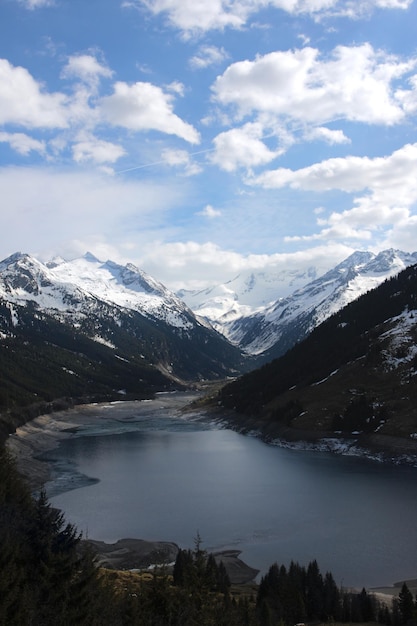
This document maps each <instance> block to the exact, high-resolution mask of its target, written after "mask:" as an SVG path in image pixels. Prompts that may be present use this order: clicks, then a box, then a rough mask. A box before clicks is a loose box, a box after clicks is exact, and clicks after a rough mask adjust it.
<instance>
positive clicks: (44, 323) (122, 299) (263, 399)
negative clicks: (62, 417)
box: [0, 250, 417, 437]
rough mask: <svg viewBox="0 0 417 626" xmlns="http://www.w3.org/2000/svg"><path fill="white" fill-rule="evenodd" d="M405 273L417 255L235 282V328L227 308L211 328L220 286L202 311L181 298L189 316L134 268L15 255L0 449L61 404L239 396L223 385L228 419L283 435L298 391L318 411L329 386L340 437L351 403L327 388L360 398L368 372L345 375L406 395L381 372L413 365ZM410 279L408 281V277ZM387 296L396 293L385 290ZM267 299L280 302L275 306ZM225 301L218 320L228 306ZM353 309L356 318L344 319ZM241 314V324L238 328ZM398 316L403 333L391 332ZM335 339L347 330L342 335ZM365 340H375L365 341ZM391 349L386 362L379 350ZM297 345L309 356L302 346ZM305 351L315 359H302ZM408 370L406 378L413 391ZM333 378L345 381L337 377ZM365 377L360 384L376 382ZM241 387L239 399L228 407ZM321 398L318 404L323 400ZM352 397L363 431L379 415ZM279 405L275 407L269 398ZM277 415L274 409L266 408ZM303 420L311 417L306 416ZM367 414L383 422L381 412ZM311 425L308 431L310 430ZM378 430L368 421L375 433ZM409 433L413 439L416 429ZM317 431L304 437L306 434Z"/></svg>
mask: <svg viewBox="0 0 417 626" xmlns="http://www.w3.org/2000/svg"><path fill="white" fill-rule="evenodd" d="M415 263H417V253H413V254H409V253H405V252H401V251H398V250H386V251H384V252H381V253H379V254H378V255H375V254H372V253H369V252H356V253H354V254H353V255H351V256H350V257H349V258H348V259H346V260H345V261H344V262H343V263H340V264H339V265H337V266H336V267H335V268H334V269H332V270H330V271H328V272H325V273H322V274H321V275H319V269H318V268H313V267H311V268H309V269H308V271H306V272H299V271H297V270H296V269H289V270H288V272H287V273H286V274H285V273H281V274H280V275H277V274H274V275H271V276H270V277H268V275H267V274H266V273H262V274H260V275H255V274H253V275H251V276H250V277H248V276H241V277H240V278H239V279H236V280H235V281H232V282H231V283H229V286H228V289H229V291H230V293H229V295H228V296H227V297H228V298H229V300H230V302H231V301H232V300H233V302H234V307H235V310H236V311H237V310H239V315H238V316H235V318H234V319H231V318H233V315H232V314H231V309H230V308H229V309H228V310H227V311H226V313H225V314H223V315H218V316H217V319H216V320H214V319H211V321H210V320H209V319H208V316H206V317H204V316H203V315H202V313H204V312H205V313H206V314H207V311H208V305H207V303H208V302H209V301H210V298H213V297H217V296H214V295H213V294H216V293H217V294H219V293H220V292H221V291H222V289H223V292H224V286H223V287H221V286H220V287H218V288H216V289H213V290H212V291H210V292H208V291H206V292H204V293H203V292H200V293H199V296H198V298H197V294H194V295H191V294H190V293H188V295H187V296H186V297H187V300H188V302H190V299H192V298H196V299H195V300H194V302H197V303H198V302H199V304H198V305H196V306H195V309H196V310H195V311H193V310H192V309H191V308H190V306H189V305H187V304H186V303H185V302H184V300H182V299H181V298H180V297H179V294H174V293H172V292H171V291H169V290H168V289H167V288H166V287H165V286H164V285H162V284H161V283H159V282H158V281H156V280H155V279H154V278H152V277H150V276H148V275H147V274H146V273H145V272H143V271H141V270H140V269H138V268H137V267H135V266H134V265H132V264H128V265H125V266H122V265H119V264H117V263H114V262H112V261H106V262H103V261H100V260H98V259H97V258H96V257H94V256H93V255H91V254H89V253H87V254H86V255H84V256H83V257H81V258H77V259H74V260H72V261H65V260H63V259H54V260H52V261H51V262H48V263H41V262H40V261H39V260H37V259H35V258H34V257H32V256H29V255H27V254H21V253H16V254H13V255H12V256H10V257H9V258H7V259H5V260H4V261H1V262H0V436H1V434H2V433H3V435H4V434H5V433H7V432H10V430H11V429H13V428H14V427H15V426H16V424H18V423H20V422H22V421H25V420H26V419H29V418H30V417H33V415H34V412H35V414H36V412H38V413H39V412H41V411H42V412H45V411H47V410H52V409H54V408H56V402H57V401H59V402H61V404H62V403H64V405H65V404H66V403H67V402H69V403H74V402H78V403H79V402H90V401H109V400H114V399H138V398H145V397H151V396H152V395H153V394H154V393H155V392H156V391H169V390H173V389H179V388H186V387H189V386H190V385H195V384H204V383H205V382H206V381H213V380H218V381H221V380H223V379H227V378H237V381H236V383H234V384H235V385H236V387H234V386H233V385H232V387H230V386H226V387H225V390H224V392H222V395H221V402H222V403H223V405H224V407H225V408H226V409H230V408H234V407H236V408H237V409H238V410H239V411H240V412H242V413H247V414H253V415H255V414H256V415H258V413H259V411H260V410H261V409H262V411H263V408H264V407H267V408H266V409H265V411H266V413H265V415H266V414H268V415H269V414H270V412H271V411H272V413H273V414H274V411H275V412H276V414H277V415H281V416H284V417H283V419H281V418H279V419H278V422H279V425H280V428H281V427H282V425H283V423H286V422H288V423H286V426H288V424H289V423H290V422H291V428H293V427H294V424H293V423H292V421H291V420H292V419H293V418H294V417H297V420H298V421H296V424H297V427H301V426H300V425H302V424H304V419H301V417H300V410H299V407H300V406H301V405H303V403H304V402H306V400H305V398H304V395H303V394H304V392H301V391H300V389H301V388H302V387H303V385H306V388H307V389H308V394H307V395H309V394H310V395H311V393H312V392H311V389H314V393H313V396H317V398H319V399H322V398H323V397H324V396H323V391H324V390H326V389H327V385H328V384H329V383H327V382H326V384H324V383H323V382H322V381H327V380H329V381H331V386H335V388H336V390H337V393H336V395H335V398H337V401H336V400H334V401H333V400H332V401H329V402H328V407H327V408H326V411H327V412H326V416H327V417H326V418H325V419H324V421H323V428H325V429H326V428H328V427H329V423H330V421H331V420H330V417H329V413H328V411H331V412H332V420H333V419H334V423H333V422H332V424H333V426H334V425H335V424H336V422H337V419H339V421H340V423H341V424H342V426H341V428H342V427H343V428H344V426H345V425H346V424H347V423H348V422H349V420H347V421H346V422H344V423H342V422H343V419H345V418H344V416H345V415H346V414H348V413H349V411H350V408H349V407H350V403H351V402H353V401H354V400H355V398H353V396H352V393H353V392H352V393H351V392H350V391H346V389H345V388H344V387H343V388H342V387H340V385H339V386H338V385H336V382H337V381H339V379H340V380H342V382H343V385H345V382H346V381H349V380H351V381H352V384H351V388H352V389H356V390H357V389H361V385H360V384H358V382H357V380H356V378H364V373H363V371H362V370H360V369H355V367H356V366H353V365H352V364H355V363H359V362H361V360H362V361H363V362H364V363H366V364H367V365H369V364H372V363H375V364H376V365H375V371H377V372H378V376H379V377H380V379H381V380H382V379H384V383H383V387H384V388H385V387H386V388H387V389H388V388H390V386H391V388H392V389H396V393H398V394H401V393H402V392H403V388H402V387H401V384H402V382H401V380H400V379H399V380H398V381H397V382H395V380H394V379H396V377H397V374H398V372H399V371H400V370H401V368H397V369H396V368H391V369H389V368H388V369H387V367H388V365H387V364H388V363H394V362H395V359H397V361H398V359H399V358H400V356H399V355H401V354H402V353H404V354H406V355H407V359H408V361H407V362H410V363H412V364H413V365H412V367H414V366H415V354H414V352H413V350H414V344H412V341H414V343H415V339H416V337H415V330H414V321H413V320H414V317H413V313H412V310H411V309H407V306H408V305H410V304H411V303H413V302H414V299H415V286H414V285H415V273H414V274H413V267H414V268H415V267H417V266H415V265H414V264H415ZM404 268H408V269H404ZM407 271H409V272H410V273H409V274H407V273H406V274H405V272H407ZM414 271H415V270H414ZM404 275H406V276H408V279H407V280H408V282H407V281H406V282H404V279H403V278H401V281H402V282H400V283H398V285H397V286H395V280H396V279H395V278H393V277H397V276H398V279H399V277H403V276H404ZM285 276H286V277H287V278H286V279H285ZM387 284H388V285H390V286H391V287H392V289H393V290H394V291H393V292H392V293H391V292H389V291H388V292H387V291H386V290H387V286H386V285H387ZM410 285H411V286H412V290H411V291H410ZM277 286H279V290H278V293H279V294H281V296H280V297H279V298H278V299H276V300H273V299H272V301H271V298H273V294H274V293H275V294H276V293H277V291H276V287H277ZM391 287H390V288H391ZM293 288H295V290H294V291H291V290H292V289H293ZM413 289H414V291H413ZM384 290H385V291H384ZM368 292H369V293H368ZM375 293H377V294H378V293H379V294H381V293H382V294H385V296H383V297H382V300H381V296H380V295H379V296H378V295H372V294H375ZM397 293H399V294H406V296H405V295H404V297H405V298H406V299H407V298H408V301H407V303H408V304H407V306H406V305H405V304H404V303H403V306H402V308H401V307H400V308H398V307H397V308H396V309H395V310H394V309H392V307H391V308H390V307H389V306H388V304H389V303H392V302H399V301H400V299H399V298H397V299H396V294H397ZM231 294H232V295H231ZM282 294H287V295H282ZM361 294H362V295H361ZM368 296H369V299H366V298H367V297H368ZM184 297H185V296H184ZM207 298H208V299H207ZM384 298H386V299H387V302H385V300H384ZM226 300H227V298H226ZM226 300H223V304H222V306H223V308H227V306H229V304H230V302H229V304H227V303H226ZM401 302H402V300H401ZM262 303H263V304H262ZM360 303H362V304H360ZM363 303H365V304H363ZM359 304H360V306H361V307H362V308H358V309H357V308H354V307H356V306H359ZM245 307H246V309H245ZM352 307H353V308H352ZM375 307H377V310H376V311H374V310H373V309H374V308H375ZM244 310H246V313H247V314H246V315H242V312H243V311H244ZM345 315H347V316H348V317H349V321H346V320H345V318H344V317H343V316H345ZM381 315H382V317H381ZM337 316H339V317H340V316H341V317H340V319H339V317H337ZM372 316H373V317H372ZM395 316H397V318H398V320H400V322H398V324H400V326H398V324H397V322H395V323H394V321H392V320H391V321H387V320H389V319H391V318H392V319H393V318H394V317H395ZM212 318H213V315H212ZM365 318H366V319H368V318H369V320H371V321H369V324H368V326H367V327H366V328H363V327H360V328H359V326H360V321H361V320H362V319H365ZM225 320H227V321H225ZM334 320H339V321H338V322H337V323H336V322H335V321H334ZM335 324H336V327H335ZM401 324H402V326H401ZM214 326H216V328H214ZM400 327H401V328H402V329H405V328H406V329H408V330H407V332H408V333H409V337H411V339H410V340H409V343H408V344H407V345H406V346H405V344H404V343H401V341H400V339H399V337H400V335H401V332H400V331H401V328H400ZM335 328H336V330H335ZM339 328H341V329H345V328H349V329H350V331H351V332H352V336H350V335H349V332H348V331H347V330H344V331H343V332H341V331H340V330H338V329H339ZM220 331H222V332H220ZM357 333H359V335H357ZM385 336H386V340H384V341H385V343H384V342H381V341H380V339H379V338H380V337H385ZM341 337H344V338H346V337H348V338H349V341H348V342H347V343H346V342H345V339H343V341H342V340H341ZM374 337H377V338H378V340H375V342H374V341H373V338H374ZM230 339H232V340H233V341H231V340H230ZM371 339H372V341H371ZM391 339H392V341H391ZM311 342H313V343H311ZM349 342H350V343H349ZM390 342H391V343H390ZM410 342H411V343H410ZM388 343H389V344H390V346H391V344H392V346H394V348H395V349H394V348H392V350H391V348H388V347H386V345H385V344H387V345H388ZM365 344H366V345H365ZM305 345H307V346H310V348H308V347H307V348H304V347H302V346H305ZM312 345H314V346H318V347H317V349H316V348H314V349H311V346H312ZM392 346H391V347H392ZM404 346H405V347H404ZM298 350H300V352H298ZM303 350H306V352H303ZM390 350H391V352H390ZM385 354H389V355H390V356H389V358H388V357H385V356H384V355H385ZM280 355H281V357H282V359H284V360H283V361H282V360H281V358H278V360H277V361H274V362H273V363H272V365H271V366H269V365H268V366H267V365H264V366H263V367H261V368H260V369H256V368H257V367H258V366H259V364H262V363H268V362H270V361H271V360H272V359H273V358H274V357H275V358H276V357H279V356H280ZM282 355H283V356H282ZM345 357H346V359H348V360H347V361H346V362H345V361H343V359H344V358H345ZM341 359H342V361H341ZM372 359H373V360H372ZM413 359H414V360H413ZM276 362H278V363H284V365H278V366H277V367H278V370H277V371H278V374H276V375H275V374H274V375H270V372H271V371H273V370H270V369H268V368H269V367H272V368H273V367H275V365H274V364H275V363H276ZM401 367H403V366H401ZM410 367H411V366H410ZM412 367H411V369H410V368H409V370H407V372H408V373H407V374H406V375H407V376H408V377H409V379H410V380H411V379H412V380H413V382H414V375H413V370H412ZM280 368H281V369H280ZM343 368H345V369H343ZM346 368H347V369H346ZM403 369H404V368H403ZM251 370H255V371H254V373H253V375H252V374H246V375H245V376H244V377H243V378H238V377H239V376H240V375H242V374H244V373H245V372H250V371H251ZM339 371H340V372H342V371H343V376H342V377H341V378H340V376H339V374H337V372H339ZM364 371H365V372H366V376H370V375H371V374H370V372H371V371H373V370H372V368H367V369H365V370H364ZM401 371H402V370H401ZM352 372H354V375H353V374H352ZM386 372H389V373H388V374H386ZM251 376H253V378H251ZM300 376H301V377H302V376H305V377H306V379H305V381H304V382H302V381H301V383H300ZM384 376H385V378H384ZM404 376H405V374H404ZM391 379H393V380H394V382H393V383H391ZM253 380H256V381H258V382H257V383H256V385H258V383H259V381H263V382H262V384H264V383H265V384H266V385H267V386H268V387H267V390H265V389H263V390H262V391H260V390H259V389H257V388H256V385H255V387H253V385H252V381H253ZM378 380H379V379H378ZM240 381H244V382H243V383H241V382H240ZM306 381H307V382H306ZM319 383H320V384H319ZM241 384H243V385H244V387H245V388H244V390H243V392H242V393H241V392H240V391H239V393H238V395H237V396H236V395H235V390H236V389H240V387H239V386H240V385H241ZM262 384H261V386H262ZM346 384H347V383H346ZM372 384H373V383H372ZM378 384H379V383H378ZM300 385H301V387H300ZM371 387H372V385H371ZM377 387H378V385H377ZM364 388H368V387H366V386H365V387H364ZM410 388H411V387H410ZM230 389H232V390H233V393H230ZM291 389H296V390H297V391H296V392H293V391H291ZM271 393H272V394H275V396H271V395H270V394H271ZM378 393H379V392H378ZM378 393H377V392H375V397H379V396H378ZM239 394H241V397H240V396H239ZM280 394H281V395H280ZM282 394H284V395H282ZM285 394H287V395H288V398H287V395H285ZM372 394H374V392H373V391H372ZM331 395H332V394H331V392H330V391H325V396H326V398H327V397H329V398H330V397H331ZM333 395H334V394H333ZM353 395H355V397H356V396H357V398H359V399H360V402H364V403H365V404H366V406H367V407H368V408H367V409H366V411H368V413H366V411H365V413H366V414H367V415H368V417H369V418H370V419H371V417H370V411H371V410H370V409H369V406H370V405H372V406H374V404H375V402H374V400H373V399H372V398H374V395H371V396H370V398H371V399H369V398H368V396H367V395H366V394H365V395H364V393H362V392H361V391H359V392H357V391H355V392H354V394H353ZM229 396H230V397H229ZM278 396H279V397H280V399H279V401H278V400H275V399H274V398H275V397H278ZM365 396H366V397H365ZM284 397H285V401H284V400H283V398H284ZM231 398H232V399H231ZM242 398H243V399H242ZM296 398H297V399H296ZM303 398H304V399H303ZM357 398H356V399H357ZM271 402H272V404H271ZM274 402H275V403H276V402H278V405H277V406H278V408H276V409H275V408H273V407H274V406H275V404H274ZM317 402H319V400H317ZM358 402H359V400H358ZM377 402H380V404H381V407H382V406H383V407H386V410H387V411H388V413H389V412H395V408H394V407H395V402H394V399H392V398H391V399H390V400H386V399H379V400H377ZM300 403H301V404H300ZM365 404H364V406H365ZM397 404H398V403H397ZM406 404H407V403H406ZM326 406H327V405H326ZM354 406H356V405H354ZM407 406H408V405H407ZM25 407H26V408H25ZM27 407H32V408H30V409H28V408H27ZM282 407H284V408H282ZM359 408H361V407H359ZM362 408H363V407H362ZM384 410H385V409H384ZM262 411H261V413H262ZM301 413H302V414H303V415H308V414H309V411H304V412H301ZM377 413H378V415H379V416H381V415H382V414H383V411H382V409H381V411H377ZM323 415H324V413H323ZM337 415H338V416H339V418H337V419H336V416H337ZM11 416H12V419H11ZM340 416H341V417H340ZM329 420H330V421H329ZM381 420H382V417H381ZM261 421H262V424H263V425H262V428H269V427H270V425H271V424H272V425H273V428H272V430H274V429H276V425H277V424H276V421H277V420H275V419H273V420H272V422H271V421H269V422H268V420H266V421H265V419H264V417H262V419H261ZM371 421H372V423H373V418H372V420H371ZM313 422H314V420H313ZM313 422H311V420H310V419H308V428H309V429H310V427H311V425H312V423H313ZM314 423H315V422H314ZM392 423H393V422H392V420H391V424H392ZM381 424H382V422H378V426H380V427H381V428H382V425H381ZM410 424H412V425H411V426H409V428H411V430H413V429H414V430H413V432H416V433H417V424H416V425H415V427H414V422H410ZM304 426H306V428H307V425H306V424H304ZM339 426H340V424H339ZM335 427H336V426H335ZM320 428H321V427H320ZM320 428H318V427H317V425H315V426H313V430H316V429H318V430H320ZM343 428H342V430H343ZM410 433H411V431H410V432H409V433H408V434H410ZM416 437H417V435H416Z"/></svg>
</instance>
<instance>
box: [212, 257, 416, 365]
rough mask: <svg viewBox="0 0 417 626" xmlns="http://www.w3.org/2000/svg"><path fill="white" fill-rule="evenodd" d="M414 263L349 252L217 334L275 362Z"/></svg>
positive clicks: (406, 260)
mask: <svg viewBox="0 0 417 626" xmlns="http://www.w3.org/2000/svg"><path fill="white" fill-rule="evenodd" d="M415 263H417V253H416V252H415V253H406V252H402V251H400V250H393V249H389V250H384V251H383V252H380V253H379V254H377V255H376V254H372V253H370V252H355V253H353V254H352V255H350V256H349V257H348V258H347V259H345V260H344V261H343V262H342V263H340V264H339V265H337V266H336V267H335V268H333V269H332V270H330V271H328V272H326V273H325V274H323V275H322V276H320V277H319V278H317V279H315V280H313V281H312V282H309V283H307V284H306V285H304V286H303V287H301V288H300V289H297V290H296V291H294V292H293V293H292V294H291V295H289V296H288V297H286V298H282V299H279V300H277V301H276V302H274V303H272V304H271V305H269V306H267V307H264V308H263V309H260V310H258V311H256V312H255V313H253V314H252V315H249V316H245V317H241V318H240V319H236V320H234V321H232V322H229V323H228V324H225V325H224V329H223V332H224V333H225V335H226V336H227V337H228V338H229V339H230V340H231V341H233V342H235V343H236V344H238V345H239V346H240V347H241V348H243V349H245V350H246V351H247V352H248V353H249V354H253V355H255V354H256V355H259V354H262V353H265V352H266V351H269V354H270V355H272V356H273V357H276V356H279V355H280V354H283V353H284V352H285V351H286V350H288V349H289V348H290V347H291V346H292V345H294V343H296V342H298V341H300V340H301V339H303V338H304V337H305V336H306V335H307V334H308V333H309V332H311V331H312V330H313V328H315V327H316V326H318V325H319V324H320V323H321V322H323V321H324V320H326V319H327V318H328V317H330V316H331V315H332V314H333V313H336V312H337V311H339V310H340V309H342V308H343V307H344V306H346V305H347V304H349V303H350V302H352V301H353V300H356V299H357V298H359V296H361V295H362V294H364V293H366V292H367V291H370V290H371V289H374V288H375V287H377V286H378V285H380V284H381V283H382V282H383V281H384V280H386V279H387V278H390V277H392V276H395V275H396V274H398V273H399V272H400V271H401V270H403V269H405V268H406V267H408V266H410V265H413V264H415ZM217 328H218V329H219V324H217Z"/></svg>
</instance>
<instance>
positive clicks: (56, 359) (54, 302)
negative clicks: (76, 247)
mask: <svg viewBox="0 0 417 626" xmlns="http://www.w3.org/2000/svg"><path fill="white" fill-rule="evenodd" d="M244 365H245V360H244V359H242V355H241V352H240V351H239V349H237V348H236V347H235V346H233V345H231V344H230V343H229V342H228V341H227V340H226V339H225V338H224V337H223V336H222V335H220V334H219V333H217V332H216V331H215V330H214V329H213V328H212V327H211V326H210V325H209V324H208V323H207V322H205V321H203V320H200V319H198V318H197V317H196V316H195V315H194V314H193V313H192V311H191V310H190V309H189V308H188V307H187V306H186V305H185V304H184V303H183V302H181V301H180V300H179V299H178V297H177V296H175V295H174V294H172V293H171V292H169V291H168V290H167V289H166V288H165V287H164V286H163V285H161V284H160V283H158V282H157V281H155V280H154V279H152V278H151V277H150V276H147V275H146V274H145V273H144V272H142V271H140V270H139V269H137V268H135V267H134V266H133V265H126V266H120V265H117V264H115V263H113V262H110V261H108V262H106V263H102V262H101V261H99V260H98V259H96V258H95V257H93V256H92V255H90V254H87V255H85V256H84V257H82V258H80V259H75V260H74V261H70V262H66V261H63V260H55V261H54V262H52V263H49V264H47V265H46V264H43V263H41V262H40V261H38V260H36V259H35V258H33V257H31V256H29V255H27V254H20V253H16V254H14V255H12V256H11V257H9V258H7V259H5V260H4V261H2V262H0V392H1V393H0V411H1V409H2V407H8V408H10V407H14V406H17V405H27V404H30V403H31V402H35V401H38V400H39V401H48V402H49V401H52V400H53V399H56V398H60V397H64V396H71V397H73V396H77V398H80V397H81V396H82V397H89V398H96V399H97V398H100V399H109V398H110V397H113V398H114V397H119V398H120V397H123V398H131V397H143V396H144V395H148V397H149V393H154V392H155V391H156V390H166V389H172V388H173V387H175V386H176V387H178V386H180V387H181V386H183V385H186V384H187V383H188V382H190V381H200V380H205V379H216V378H217V379H218V378H224V377H226V376H230V375H236V374H237V373H239V372H241V371H242V367H243V366H244Z"/></svg>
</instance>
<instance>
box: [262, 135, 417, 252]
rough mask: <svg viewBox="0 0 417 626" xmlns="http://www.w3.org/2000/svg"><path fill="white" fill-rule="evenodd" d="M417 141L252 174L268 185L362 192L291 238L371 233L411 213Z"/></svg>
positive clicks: (416, 190)
mask: <svg viewBox="0 0 417 626" xmlns="http://www.w3.org/2000/svg"><path fill="white" fill-rule="evenodd" d="M416 168H417V144H408V145H406V146H404V147H402V148H401V149H399V150H396V151H395V152H393V153H392V154H391V155H389V156H386V157H376V158H373V159H371V158H369V157H353V156H351V157H346V158H335V159H328V160H326V161H322V162H320V163H315V164H314V165H311V166H309V167H305V168H301V169H299V170H290V169H286V168H279V169H277V170H274V171H270V172H265V173H263V174H261V175H260V176H258V177H257V178H254V179H253V181H252V182H253V184H256V185H261V186H262V187H266V188H275V189H278V188H282V187H286V186H287V187H291V188H293V189H300V190H304V191H316V192H322V191H330V190H340V191H343V192H346V193H357V192H361V191H362V192H364V195H362V196H357V197H354V199H353V204H354V206H353V208H351V209H348V210H345V211H341V212H337V211H333V212H332V213H331V215H330V216H329V217H328V218H323V217H320V218H319V219H318V220H317V223H318V225H319V226H320V227H321V228H322V230H321V232H320V233H319V234H314V235H311V236H307V237H296V238H287V241H294V240H298V241H299V240H304V241H307V240H315V239H330V238H356V239H360V238H363V239H369V238H370V234H371V233H372V232H374V231H377V230H378V229H381V228H384V229H385V228H391V227H393V226H394V225H395V224H396V223H402V224H404V223H405V222H407V221H408V220H409V219H410V218H411V211H410V210H411V208H412V207H413V205H414V204H415V203H416V202H417V179H416V176H415V171H416Z"/></svg>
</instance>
